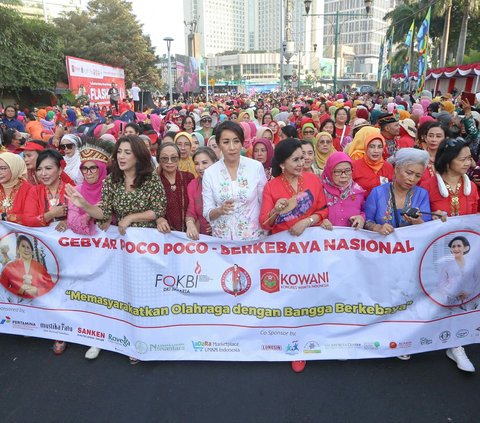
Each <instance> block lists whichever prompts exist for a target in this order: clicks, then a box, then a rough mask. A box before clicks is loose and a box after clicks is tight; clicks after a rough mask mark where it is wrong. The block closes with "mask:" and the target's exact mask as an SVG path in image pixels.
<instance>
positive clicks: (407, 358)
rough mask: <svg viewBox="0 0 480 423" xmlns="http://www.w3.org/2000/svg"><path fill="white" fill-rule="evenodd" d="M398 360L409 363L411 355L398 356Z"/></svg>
mask: <svg viewBox="0 0 480 423" xmlns="http://www.w3.org/2000/svg"><path fill="white" fill-rule="evenodd" d="M397 358H398V359H399V360H403V361H407V360H410V355H409V354H404V355H397Z"/></svg>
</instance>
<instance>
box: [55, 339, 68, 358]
mask: <svg viewBox="0 0 480 423" xmlns="http://www.w3.org/2000/svg"><path fill="white" fill-rule="evenodd" d="M66 348H67V343H66V342H63V341H55V343H54V344H53V352H54V354H55V355H60V354H63V352H64V351H65V349H66Z"/></svg>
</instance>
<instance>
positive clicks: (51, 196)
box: [47, 184, 61, 207]
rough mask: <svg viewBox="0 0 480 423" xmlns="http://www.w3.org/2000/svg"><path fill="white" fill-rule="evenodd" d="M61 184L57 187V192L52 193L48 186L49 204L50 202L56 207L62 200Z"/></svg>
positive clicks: (51, 205)
mask: <svg viewBox="0 0 480 423" xmlns="http://www.w3.org/2000/svg"><path fill="white" fill-rule="evenodd" d="M60 185H61V184H58V186H57V189H56V190H55V194H52V192H51V191H50V189H49V188H47V198H48V204H50V207H55V206H58V204H59V200H60Z"/></svg>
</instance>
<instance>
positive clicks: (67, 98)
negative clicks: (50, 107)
mask: <svg viewBox="0 0 480 423" xmlns="http://www.w3.org/2000/svg"><path fill="white" fill-rule="evenodd" d="M58 103H59V104H66V105H67V106H73V105H75V104H76V103H77V101H76V99H75V94H73V93H72V92H71V91H70V90H66V91H64V92H63V93H61V94H60V95H59V96H58Z"/></svg>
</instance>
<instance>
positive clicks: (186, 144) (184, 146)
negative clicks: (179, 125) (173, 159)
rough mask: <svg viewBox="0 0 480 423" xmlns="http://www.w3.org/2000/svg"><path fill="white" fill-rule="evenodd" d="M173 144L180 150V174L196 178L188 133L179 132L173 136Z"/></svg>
mask: <svg viewBox="0 0 480 423" xmlns="http://www.w3.org/2000/svg"><path fill="white" fill-rule="evenodd" d="M173 143H174V144H175V145H177V147H178V148H179V150H180V161H179V164H178V169H179V170H180V171H182V172H190V173H191V174H192V175H193V176H194V177H196V176H197V172H196V170H195V165H194V163H193V160H192V145H193V139H192V136H191V135H190V134H189V133H188V132H179V133H177V135H175V138H174V139H173Z"/></svg>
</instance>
